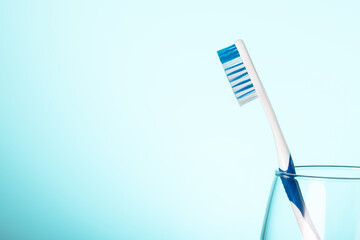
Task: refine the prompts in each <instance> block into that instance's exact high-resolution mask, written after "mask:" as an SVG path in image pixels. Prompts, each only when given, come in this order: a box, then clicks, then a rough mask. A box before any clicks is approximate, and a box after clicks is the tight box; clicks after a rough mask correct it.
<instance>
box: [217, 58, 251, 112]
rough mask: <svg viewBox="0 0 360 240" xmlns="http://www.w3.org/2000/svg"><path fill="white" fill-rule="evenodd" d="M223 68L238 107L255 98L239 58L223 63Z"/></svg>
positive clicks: (249, 80) (247, 75)
mask: <svg viewBox="0 0 360 240" xmlns="http://www.w3.org/2000/svg"><path fill="white" fill-rule="evenodd" d="M223 67H224V70H225V73H226V76H227V78H228V80H229V82H230V85H231V87H232V89H233V91H234V94H235V97H236V99H237V100H238V102H239V104H240V106H242V105H245V104H246V103H248V102H250V101H252V100H254V99H256V98H257V94H256V91H255V88H254V85H253V84H252V82H251V79H250V77H249V74H248V72H247V69H246V67H245V65H244V63H243V61H242V59H241V57H237V58H235V59H233V60H232V61H229V62H227V63H224V64H223Z"/></svg>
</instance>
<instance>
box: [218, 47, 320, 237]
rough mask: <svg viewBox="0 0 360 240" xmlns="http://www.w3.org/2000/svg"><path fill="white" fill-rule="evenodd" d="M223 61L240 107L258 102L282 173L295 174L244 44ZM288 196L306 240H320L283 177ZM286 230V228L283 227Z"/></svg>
mask: <svg viewBox="0 0 360 240" xmlns="http://www.w3.org/2000/svg"><path fill="white" fill-rule="evenodd" d="M217 53H218V55H219V58H220V61H221V63H222V65H223V67H224V71H225V73H226V76H227V78H228V80H229V82H230V85H231V87H232V89H233V91H234V94H235V97H236V99H237V100H238V102H239V104H240V106H243V105H244V104H246V103H248V102H250V101H252V100H254V99H256V98H259V99H260V102H261V105H262V106H263V108H264V111H265V113H266V116H267V118H268V120H269V122H270V126H271V129H272V132H273V135H274V138H275V143H276V149H277V154H278V164H279V171H281V172H286V173H290V174H295V167H294V163H293V160H292V158H291V155H290V151H289V148H288V146H287V143H286V141H285V138H284V136H283V134H282V131H281V129H280V125H279V122H278V120H277V118H276V115H275V113H274V110H273V108H272V106H271V103H270V101H269V98H268V96H267V94H266V92H265V89H264V87H263V85H262V83H261V82H260V79H259V77H258V75H257V73H256V70H255V67H254V65H253V63H252V61H251V59H250V56H249V54H248V52H247V50H246V47H245V45H244V42H243V41H242V40H237V41H235V44H233V45H231V46H229V47H227V48H224V49H222V50H219V51H218V52H217ZM281 181H282V183H283V186H284V188H285V192H286V194H287V196H288V199H289V201H290V204H291V207H292V209H293V212H294V214H295V217H296V220H297V222H298V225H299V228H300V231H301V234H302V236H303V239H305V240H320V236H319V234H318V233H317V231H316V229H315V226H314V224H313V223H312V221H311V218H310V216H309V213H308V210H307V208H306V206H305V202H304V199H303V197H302V194H301V190H300V187H299V184H298V182H297V180H296V179H294V178H291V177H281ZM284 227H285V226H284Z"/></svg>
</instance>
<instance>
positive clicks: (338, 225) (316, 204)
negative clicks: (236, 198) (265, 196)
mask: <svg viewBox="0 0 360 240" xmlns="http://www.w3.org/2000/svg"><path fill="white" fill-rule="evenodd" d="M295 169H296V174H288V173H283V172H279V171H276V172H275V177H274V181H273V184H272V188H271V192H270V196H269V200H268V204H267V209H266V213H265V217H264V223H263V228H262V233H261V237H260V239H265V240H298V239H299V240H301V239H302V235H301V232H300V229H299V227H298V225H297V221H296V218H295V216H294V213H293V211H292V208H291V206H290V202H289V200H288V198H287V195H286V193H285V190H284V187H283V185H282V182H281V178H283V177H287V178H293V179H294V180H296V181H297V182H298V183H299V186H300V189H301V193H302V195H303V198H304V202H305V204H306V207H307V209H308V212H309V215H310V218H311V220H312V222H313V223H314V225H315V228H316V230H317V232H318V233H319V235H320V238H321V239H322V240H352V239H359V240H360V167H356V166H329V165H309V166H297V167H295Z"/></svg>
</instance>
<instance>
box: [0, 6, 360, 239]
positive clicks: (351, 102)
mask: <svg viewBox="0 0 360 240" xmlns="http://www.w3.org/2000/svg"><path fill="white" fill-rule="evenodd" d="M359 7H360V5H359V4H358V3H356V2H355V1H343V2H342V3H341V4H340V3H339V2H338V1H315V2H314V1H310V0H306V1H301V2H299V3H295V2H292V3H290V2H287V1H218V2H217V3H215V2H212V1H187V0H184V1H170V2H169V1H127V2H125V1H52V2H51V1H10V0H2V1H1V2H0V191H1V197H0V212H1V214H0V238H1V239H5V240H8V239H9V240H35V239H36V240H42V239H44V240H45V239H46V240H47V239H54V240H56V239H77V240H78V239H87V240H91V239H96V240H104V239H108V240H113V239H129V240H135V239H141V240H145V239H147V240H150V239H156V240H159V239H166V240H169V239H174V240H176V239H179V240H180V239H181V240H183V239H187V240H192V239H194V240H199V239H257V238H259V236H260V231H261V226H262V219H263V215H264V211H265V207H266V202H267V196H268V193H269V190H270V186H271V181H272V177H273V173H274V170H275V169H276V166H277V160H276V152H275V146H274V143H273V139H272V134H271V130H270V128H269V126H268V123H267V120H266V117H265V115H264V113H263V111H262V109H261V106H260V103H259V101H255V102H253V103H250V104H248V105H246V106H245V107H243V108H239V106H238V104H237V103H236V100H235V98H234V96H233V93H232V90H231V88H230V86H229V84H228V82H227V79H226V77H225V74H224V73H223V70H222V67H221V64H220V62H219V61H218V58H217V55H216V51H217V50H219V49H221V48H224V47H226V46H228V45H230V44H232V43H233V41H234V40H236V39H238V38H242V39H244V41H245V43H246V44H247V47H248V50H249V52H250V55H251V56H252V59H253V62H254V64H255V66H256V68H257V70H258V73H259V75H260V77H261V79H262V81H263V84H264V86H265V88H266V89H267V91H268V95H269V97H270V99H271V100H272V103H273V105H274V108H275V111H276V112H277V114H278V118H279V121H280V124H281V126H282V128H283V132H284V134H285V137H286V139H287V141H288V145H289V147H290V150H291V152H292V155H293V159H294V162H295V164H297V165H303V164H349V165H359V157H358V156H359V155H360V148H359V147H358V139H359V137H358V135H359V133H360V127H359V125H358V123H359V122H360V108H359V107H358V103H359V101H360V96H359V94H358V92H359V88H360V81H359V77H358V75H359V74H358V69H359V67H358V63H359V60H358V56H359V54H360V47H359V42H360V32H359V31H358V28H359V26H358V23H359V21H360V15H359V14H358V9H359Z"/></svg>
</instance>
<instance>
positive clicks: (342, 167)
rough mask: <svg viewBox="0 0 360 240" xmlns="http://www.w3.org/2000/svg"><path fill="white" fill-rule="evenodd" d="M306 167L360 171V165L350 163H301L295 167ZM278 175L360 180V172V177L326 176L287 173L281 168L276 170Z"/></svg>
mask: <svg viewBox="0 0 360 240" xmlns="http://www.w3.org/2000/svg"><path fill="white" fill-rule="evenodd" d="M301 168H303V169H306V168H334V169H335V168H338V169H355V170H358V171H359V172H360V166H350V165H318V164H317V165H299V166H295V169H301ZM275 175H276V176H287V177H292V178H317V179H338V180H360V173H359V177H334V176H326V174H324V175H318V176H317V175H316V174H293V173H286V172H281V171H279V169H277V170H276V171H275Z"/></svg>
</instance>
